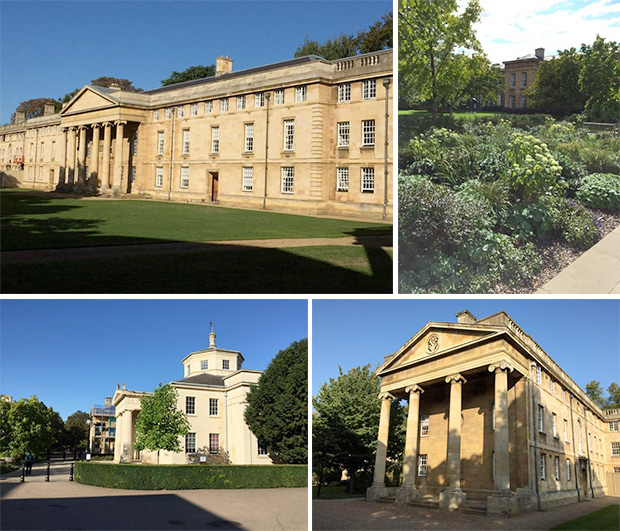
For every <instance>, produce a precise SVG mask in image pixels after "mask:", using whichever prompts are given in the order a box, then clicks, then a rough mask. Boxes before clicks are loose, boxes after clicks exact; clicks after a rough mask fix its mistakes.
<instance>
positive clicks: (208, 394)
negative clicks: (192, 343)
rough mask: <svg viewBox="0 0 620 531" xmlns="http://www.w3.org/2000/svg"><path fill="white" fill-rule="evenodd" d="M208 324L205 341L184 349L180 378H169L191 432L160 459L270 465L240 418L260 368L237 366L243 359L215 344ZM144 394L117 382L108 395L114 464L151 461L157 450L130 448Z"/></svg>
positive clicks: (176, 462)
mask: <svg viewBox="0 0 620 531" xmlns="http://www.w3.org/2000/svg"><path fill="white" fill-rule="evenodd" d="M215 337H216V336H215V332H214V331H213V326H211V332H210V334H209V346H208V347H207V348H206V349H204V350H199V351H197V352H192V353H190V354H188V355H187V356H186V357H185V358H184V359H183V361H182V363H183V376H184V377H183V378H181V379H179V380H174V381H172V382H170V384H171V385H172V387H174V388H175V389H176V391H177V392H178V406H177V407H178V409H180V410H181V411H184V412H185V414H186V415H187V418H188V420H189V423H190V432H189V433H188V434H187V436H185V437H184V438H182V440H181V441H180V442H181V448H182V451H181V452H180V453H175V452H166V451H161V452H160V454H159V463H160V464H188V463H200V462H206V463H231V464H236V465H250V464H254V465H256V464H271V463H272V460H271V458H270V456H269V453H268V451H267V448H266V447H265V446H264V445H263V444H262V443H261V442H260V441H258V440H257V439H256V437H255V436H254V435H253V434H252V432H250V429H249V428H248V426H247V424H246V423H245V421H244V417H243V414H244V411H245V408H246V395H247V393H248V392H249V390H250V387H251V386H252V385H253V384H256V383H257V382H258V380H259V378H260V375H261V374H262V371H255V370H250V369H244V368H242V365H243V361H244V358H243V356H242V355H241V353H240V352H238V351H236V350H227V349H223V348H219V347H217V346H216V344H215ZM146 394H149V393H145V392H142V391H130V390H129V389H126V388H125V384H123V385H122V387H120V386H117V389H116V392H115V393H114V396H113V397H112V404H113V405H114V407H115V408H116V444H115V446H114V461H115V462H117V463H119V462H120V463H129V462H136V461H139V462H143V463H156V462H157V453H156V452H151V451H148V450H144V451H142V452H138V451H135V450H134V448H133V444H134V442H135V438H136V428H135V423H136V417H137V415H138V413H139V412H140V399H141V398H142V396H144V395H146Z"/></svg>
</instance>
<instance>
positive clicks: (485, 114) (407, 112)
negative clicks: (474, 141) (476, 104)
mask: <svg viewBox="0 0 620 531" xmlns="http://www.w3.org/2000/svg"><path fill="white" fill-rule="evenodd" d="M398 114H399V115H402V116H407V115H410V114H430V112H429V111H421V110H415V109H408V110H400V111H398ZM498 114H501V113H497V112H455V113H454V114H453V116H456V117H459V118H491V117H492V116H497V115H498ZM440 116H450V113H447V112H445V113H440Z"/></svg>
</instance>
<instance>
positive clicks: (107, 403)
mask: <svg viewBox="0 0 620 531" xmlns="http://www.w3.org/2000/svg"><path fill="white" fill-rule="evenodd" d="M111 405H112V397H111V396H106V397H105V407H110V406H111Z"/></svg>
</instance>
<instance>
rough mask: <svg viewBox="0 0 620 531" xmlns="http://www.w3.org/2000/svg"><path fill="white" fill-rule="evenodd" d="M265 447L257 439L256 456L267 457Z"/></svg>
mask: <svg viewBox="0 0 620 531" xmlns="http://www.w3.org/2000/svg"><path fill="white" fill-rule="evenodd" d="M267 454H268V452H267V445H266V444H265V443H264V442H263V441H261V440H260V439H258V455H267Z"/></svg>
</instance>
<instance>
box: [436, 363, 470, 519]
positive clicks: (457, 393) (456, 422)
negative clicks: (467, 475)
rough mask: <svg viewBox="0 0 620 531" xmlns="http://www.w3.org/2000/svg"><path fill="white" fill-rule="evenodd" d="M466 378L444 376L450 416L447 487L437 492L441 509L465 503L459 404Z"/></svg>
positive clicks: (453, 507) (450, 508) (455, 375)
mask: <svg viewBox="0 0 620 531" xmlns="http://www.w3.org/2000/svg"><path fill="white" fill-rule="evenodd" d="M466 382H467V380H465V378H463V376H461V375H460V374H458V373H457V374H452V375H450V376H448V377H447V378H446V383H449V384H450V416H449V418H448V456H447V464H448V487H447V488H446V489H445V490H444V491H443V492H441V493H440V494H439V505H440V506H441V507H442V508H443V509H448V510H453V509H457V508H458V507H459V505H462V504H463V503H465V499H466V496H465V493H464V492H463V491H462V490H461V404H462V392H463V390H462V387H463V384H464V383H466Z"/></svg>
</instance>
